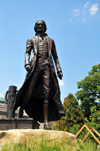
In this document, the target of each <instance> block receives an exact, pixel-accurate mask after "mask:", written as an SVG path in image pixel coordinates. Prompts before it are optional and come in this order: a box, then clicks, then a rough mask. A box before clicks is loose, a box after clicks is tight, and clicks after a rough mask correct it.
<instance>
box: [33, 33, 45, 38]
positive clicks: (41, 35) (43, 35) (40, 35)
mask: <svg viewBox="0 0 100 151" xmlns="http://www.w3.org/2000/svg"><path fill="white" fill-rule="evenodd" d="M35 36H39V37H45V36H48V35H47V34H46V33H42V34H38V33H36V34H35Z"/></svg>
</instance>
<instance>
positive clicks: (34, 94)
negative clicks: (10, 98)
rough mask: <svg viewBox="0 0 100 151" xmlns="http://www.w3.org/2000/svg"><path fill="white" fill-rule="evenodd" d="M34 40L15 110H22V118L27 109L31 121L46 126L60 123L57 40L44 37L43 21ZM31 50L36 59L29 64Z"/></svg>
mask: <svg viewBox="0 0 100 151" xmlns="http://www.w3.org/2000/svg"><path fill="white" fill-rule="evenodd" d="M34 30H35V32H36V34H35V36H34V37H31V38H28V40H27V43H26V53H25V68H26V71H27V75H26V79H25V82H24V84H23V85H22V87H21V89H20V90H19V92H18V93H17V96H16V104H15V109H17V108H18V107H19V106H20V110H19V118H21V117H22V116H23V110H24V109H25V111H26V113H27V114H28V115H29V117H31V118H33V119H34V120H36V121H40V122H44V124H45V125H48V124H49V121H56V120H59V119H60V118H61V117H62V116H64V110H63V106H62V103H61V101H60V89H59V84H58V80H57V76H56V72H55V68H54V62H55V66H56V70H57V75H58V77H59V78H60V79H62V76H63V74H62V70H61V67H60V64H59V60H58V56H57V52H56V47H55V43H54V40H53V39H51V38H49V37H48V35H47V34H46V33H45V32H46V30H47V27H46V24H45V22H44V21H43V20H38V21H37V22H36V23H35V26H34ZM31 50H32V52H33V56H32V58H31V61H30V54H31Z"/></svg>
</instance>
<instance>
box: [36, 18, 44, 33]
mask: <svg viewBox="0 0 100 151" xmlns="http://www.w3.org/2000/svg"><path fill="white" fill-rule="evenodd" d="M44 30H45V25H44V23H43V22H42V21H39V22H38V23H37V32H38V33H43V32H44Z"/></svg>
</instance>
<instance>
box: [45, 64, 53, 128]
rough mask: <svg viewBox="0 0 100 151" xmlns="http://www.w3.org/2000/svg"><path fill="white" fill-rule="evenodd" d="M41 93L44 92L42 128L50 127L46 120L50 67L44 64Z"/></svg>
mask: <svg viewBox="0 0 100 151" xmlns="http://www.w3.org/2000/svg"><path fill="white" fill-rule="evenodd" d="M43 94H44V105H43V110H44V128H45V129H51V127H50V125H49V121H48V112H49V111H48V103H49V97H50V69H49V66H48V65H46V67H45V69H44V72H43Z"/></svg>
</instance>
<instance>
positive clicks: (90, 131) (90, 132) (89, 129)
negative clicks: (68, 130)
mask: <svg viewBox="0 0 100 151" xmlns="http://www.w3.org/2000/svg"><path fill="white" fill-rule="evenodd" d="M84 128H86V129H87V130H88V133H87V134H86V136H85V137H84V138H83V140H82V141H81V143H83V142H84V141H85V139H86V138H87V137H88V135H89V134H91V135H92V136H93V137H94V139H95V140H96V141H97V142H98V144H99V145H100V141H99V140H98V138H97V137H96V136H95V135H94V134H93V133H92V131H94V132H95V133H96V134H97V135H98V136H100V134H99V133H98V132H97V131H96V130H95V129H94V128H92V127H90V126H87V125H85V124H84V125H83V126H82V128H81V129H80V130H79V131H78V132H77V133H76V135H75V136H76V137H77V136H78V135H79V133H80V132H81V131H82V130H83V129H84Z"/></svg>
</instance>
